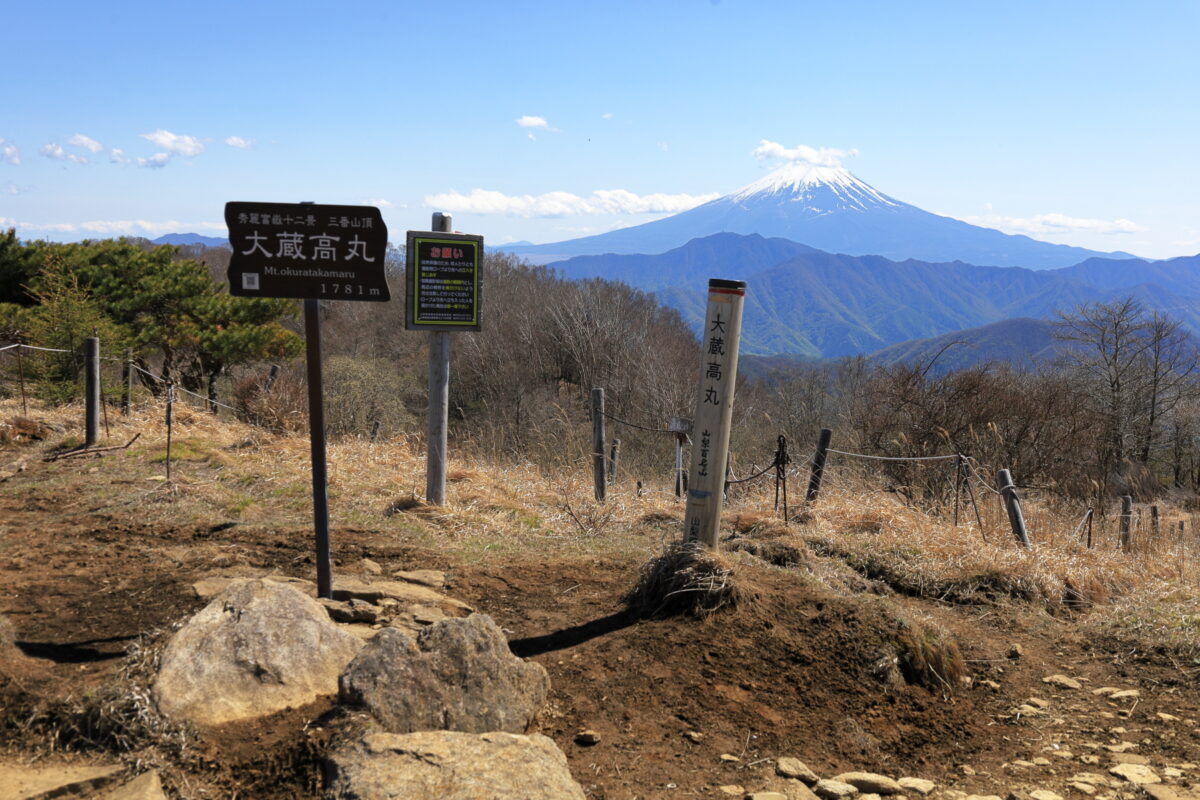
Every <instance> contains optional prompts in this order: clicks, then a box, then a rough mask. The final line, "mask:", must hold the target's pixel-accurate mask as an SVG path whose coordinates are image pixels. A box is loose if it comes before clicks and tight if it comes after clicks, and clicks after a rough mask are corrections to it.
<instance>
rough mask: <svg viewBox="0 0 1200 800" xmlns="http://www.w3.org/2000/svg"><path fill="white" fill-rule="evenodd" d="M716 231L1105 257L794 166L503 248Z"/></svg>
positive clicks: (947, 252) (977, 258) (890, 246)
mask: <svg viewBox="0 0 1200 800" xmlns="http://www.w3.org/2000/svg"><path fill="white" fill-rule="evenodd" d="M714 233H740V234H760V235H762V236H764V237H768V238H782V239H788V240H790V241H793V242H802V243H804V244H806V245H808V246H810V247H814V248H817V249H819V250H825V251H827V252H832V253H846V254H849V255H858V256H865V255H878V256H884V257H886V258H890V259H894V260H903V259H907V258H915V259H919V260H922V261H931V262H940V261H965V262H967V263H970V264H980V265H987V266H1019V267H1027V268H1031V269H1052V268H1058V267H1066V266H1070V265H1072V264H1077V263H1079V262H1081V261H1084V260H1085V259H1088V258H1093V257H1106V258H1112V257H1131V256H1129V254H1128V253H1122V252H1117V253H1100V252H1097V251H1094V250H1087V249H1084V248H1081V247H1068V246H1067V245H1061V244H1050V243H1048V242H1041V241H1038V240H1036V239H1031V238H1030V237H1028V236H1020V235H1012V234H1006V233H1001V232H1000V231H997V230H993V229H991V228H982V227H979V226H977V225H970V224H968V223H966V222H963V221H961V220H957V219H953V218H951V217H944V216H940V215H938V214H932V213H930V212H928V211H924V210H922V209H920V208H917V207H916V206H914V205H910V204H908V203H904V202H901V201H899V200H896V199H895V198H892V197H889V196H888V195H886V194H883V193H882V192H880V191H878V190H876V189H875V188H874V187H872V186H870V185H868V184H867V183H865V182H864V181H862V180H860V179H859V178H857V177H855V176H854V175H853V174H851V173H850V172H849V171H848V170H846V169H845V168H843V167H833V166H816V165H812V164H799V163H797V164H789V165H787V166H784V167H782V168H780V169H778V170H776V171H775V172H772V173H770V174H769V175H766V176H765V177H763V178H762V179H760V180H758V181H755V182H754V183H751V184H749V185H748V186H745V187H743V188H741V189H739V190H737V191H736V192H733V193H732V194H727V195H725V196H723V197H718V198H717V199H715V200H712V201H710V202H708V203H705V204H703V205H700V206H697V207H695V208H693V209H690V210H688V211H684V212H682V213H679V214H675V215H673V216H670V217H666V218H664V219H659V220H655V221H653V222H647V223H645V224H642V225H636V226H632V227H629V228H621V229H618V230H615V231H609V232H608V233H602V234H598V235H596V236H586V237H583V238H580V239H570V240H567V241H564V242H555V243H552V244H539V245H506V246H504V247H503V248H502V249H504V250H506V251H507V252H511V253H515V254H518V255H522V256H525V257H527V258H529V259H530V260H532V261H534V262H535V263H542V264H545V263H550V262H553V261H558V260H562V259H564V258H568V257H571V256H579V255H599V254H609V253H615V254H633V253H643V254H659V253H664V252H666V251H668V250H671V249H673V248H677V247H679V246H681V245H683V244H686V243H687V242H689V241H691V240H692V239H696V238H700V237H705V236H710V235H712V234H714Z"/></svg>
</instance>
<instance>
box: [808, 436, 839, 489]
mask: <svg viewBox="0 0 1200 800" xmlns="http://www.w3.org/2000/svg"><path fill="white" fill-rule="evenodd" d="M832 438H833V431H831V430H830V429H829V428H821V435H820V437H818V439H817V452H815V453H813V463H812V472H811V473H810V474H809V477H808V492H807V493H806V494H805V495H804V499H805V501H806V502H809V503H815V502H817V495H819V494H820V493H821V477H822V476H823V475H824V474H825V455H826V454H827V453H828V452H829V441H830V439H832Z"/></svg>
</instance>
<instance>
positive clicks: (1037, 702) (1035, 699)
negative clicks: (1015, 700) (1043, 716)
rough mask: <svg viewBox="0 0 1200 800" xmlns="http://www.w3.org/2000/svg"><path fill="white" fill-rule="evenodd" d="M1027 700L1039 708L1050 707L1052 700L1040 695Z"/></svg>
mask: <svg viewBox="0 0 1200 800" xmlns="http://www.w3.org/2000/svg"><path fill="white" fill-rule="evenodd" d="M1025 702H1026V703H1028V704H1029V705H1031V706H1037V707H1038V708H1049V707H1050V701H1049V700H1043V699H1042V698H1040V697H1031V698H1029V699H1028V700H1026V701H1025Z"/></svg>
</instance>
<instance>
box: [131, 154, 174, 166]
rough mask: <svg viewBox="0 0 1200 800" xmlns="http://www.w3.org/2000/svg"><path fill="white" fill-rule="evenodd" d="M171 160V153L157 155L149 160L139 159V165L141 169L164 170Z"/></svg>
mask: <svg viewBox="0 0 1200 800" xmlns="http://www.w3.org/2000/svg"><path fill="white" fill-rule="evenodd" d="M170 160H171V154H170V153H155V154H154V155H152V156H150V157H149V158H139V159H138V160H137V164H138V166H139V167H148V168H150V169H162V168H163V167H165V166H166V165H167V162H169V161H170Z"/></svg>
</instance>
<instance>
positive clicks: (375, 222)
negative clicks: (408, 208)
mask: <svg viewBox="0 0 1200 800" xmlns="http://www.w3.org/2000/svg"><path fill="white" fill-rule="evenodd" d="M225 225H226V227H228V228H229V245H230V247H231V248H232V250H233V255H232V256H231V257H230V260H229V273H228V277H229V293H230V294H231V295H234V296H235V297H294V298H300V299H303V300H304V340H305V355H306V360H307V362H308V363H307V366H308V428H309V444H310V449H311V453H312V493H313V528H314V532H315V538H316V556H317V557H316V562H317V596H318V597H325V598H332V597H333V567H332V563H333V560H332V557H331V554H330V544H329V486H328V480H327V476H326V460H327V459H326V453H325V396H324V387H323V385H322V375H321V299H322V298H324V299H329V300H354V301H368V302H377V303H378V302H386V301H388V300H390V299H391V293H390V292H389V291H388V285H387V277H386V275H385V274H384V258H385V256H386V252H387V226H386V225H384V223H383V216H382V214H380V211H379V209H378V208H375V207H373V206H331V205H316V204H314V203H241V202H235V203H226V204H225ZM274 374H275V370H274V369H272V375H274ZM268 391H269V387H268ZM168 430H169V429H168Z"/></svg>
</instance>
